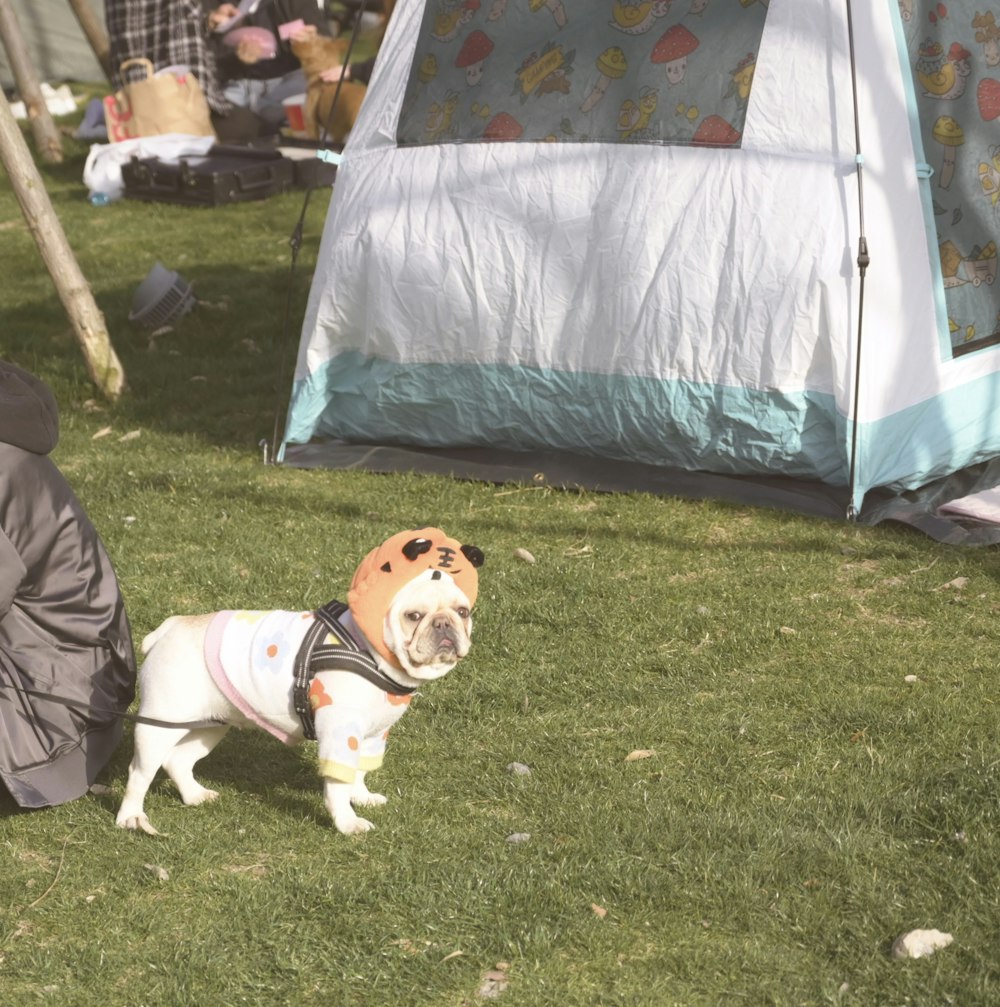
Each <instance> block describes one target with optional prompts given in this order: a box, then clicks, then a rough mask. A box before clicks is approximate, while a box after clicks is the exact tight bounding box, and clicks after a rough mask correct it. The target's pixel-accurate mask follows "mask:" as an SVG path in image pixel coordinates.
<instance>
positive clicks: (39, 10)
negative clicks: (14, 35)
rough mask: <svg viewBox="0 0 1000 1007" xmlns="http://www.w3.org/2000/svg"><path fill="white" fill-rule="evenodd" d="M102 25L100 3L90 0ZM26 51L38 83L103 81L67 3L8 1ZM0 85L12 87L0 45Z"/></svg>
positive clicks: (85, 38)
mask: <svg viewBox="0 0 1000 1007" xmlns="http://www.w3.org/2000/svg"><path fill="white" fill-rule="evenodd" d="M90 5H91V6H92V7H93V9H94V15H95V17H96V18H97V21H98V23H99V24H100V25H102V26H103V25H104V3H103V0H90ZM10 6H11V8H12V9H13V11H14V16H15V17H16V18H17V23H18V25H19V27H20V29H21V34H22V35H23V36H24V44H25V48H26V49H27V51H28V56H29V57H30V59H31V63H32V65H33V66H34V68H35V70H36V71H37V73H38V76H39V78H40V79H41V80H44V81H48V82H55V81H64V80H78V81H96V82H104V81H105V77H104V71H103V70H102V69H101V64H100V63H98V62H97V57H96V56H95V55H94V50H93V49H92V48H91V46H90V43H89V42H88V41H87V37H86V35H84V33H83V29H82V28H81V27H80V22H79V21H78V20H77V18H76V15H75V14H74V13H73V8H72V7H71V6H70V5H69V2H68V0H11V3H10ZM0 84H2V85H3V86H4V87H13V86H14V84H15V81H14V73H13V71H12V70H11V67H10V62H9V60H8V58H7V54H6V52H5V51H4V48H3V46H2V45H0Z"/></svg>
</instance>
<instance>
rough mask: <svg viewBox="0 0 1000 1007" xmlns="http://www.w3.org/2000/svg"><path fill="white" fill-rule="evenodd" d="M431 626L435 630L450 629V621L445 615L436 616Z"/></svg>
mask: <svg viewBox="0 0 1000 1007" xmlns="http://www.w3.org/2000/svg"><path fill="white" fill-rule="evenodd" d="M431 625H432V626H433V627H434V628H435V629H451V620H450V619H449V618H448V616H446V615H436V616H434V621H433V622H432V623H431Z"/></svg>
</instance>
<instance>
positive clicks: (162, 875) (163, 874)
mask: <svg viewBox="0 0 1000 1007" xmlns="http://www.w3.org/2000/svg"><path fill="white" fill-rule="evenodd" d="M142 866H143V867H144V868H145V869H146V870H147V871H149V873H150V874H152V875H153V877H155V878H156V880H157V881H169V880H170V874H169V873H168V872H167V869H166V868H165V867H160V866H159V865H158V864H143V865H142Z"/></svg>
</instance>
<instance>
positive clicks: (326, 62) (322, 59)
mask: <svg viewBox="0 0 1000 1007" xmlns="http://www.w3.org/2000/svg"><path fill="white" fill-rule="evenodd" d="M347 45H348V40H347V38H346V37H345V38H329V37H328V36H326V35H318V34H317V33H316V29H315V28H313V26H312V25H306V27H305V29H303V30H302V31H301V32H300V33H299V35H298V36H297V37H296V38H294V39H292V40H291V47H292V52H293V53H295V55H296V57H297V58H298V61H299V62H300V63H301V64H302V69H303V71H304V72H305V75H306V80H307V81H309V82H310V83H311V82H312V81H313V80H314V79H316V78H317V77H318V76H319V75H320V73H322V71H323V70H329V69H330V68H331V67H335V66H340V65H341V64H342V63H343V62H344V57H345V56H346V55H347Z"/></svg>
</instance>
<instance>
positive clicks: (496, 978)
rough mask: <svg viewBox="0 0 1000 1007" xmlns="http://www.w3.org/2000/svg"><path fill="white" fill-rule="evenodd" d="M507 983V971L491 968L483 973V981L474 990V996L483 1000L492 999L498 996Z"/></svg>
mask: <svg viewBox="0 0 1000 1007" xmlns="http://www.w3.org/2000/svg"><path fill="white" fill-rule="evenodd" d="M508 985H509V980H508V979H507V973H506V972H505V971H504V970H503V969H501V968H495V969H491V970H490V971H489V972H487V973H485V974H484V975H483V981H482V982H481V983H480V985H479V989H478V990H476V996H477V997H480V998H481V999H483V1000H493V999H495V998H496V997H498V996H500V994H501V993H503V991H504V990H505V989H506V988H507V986H508Z"/></svg>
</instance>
